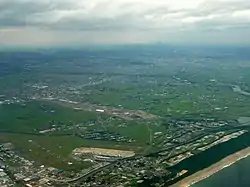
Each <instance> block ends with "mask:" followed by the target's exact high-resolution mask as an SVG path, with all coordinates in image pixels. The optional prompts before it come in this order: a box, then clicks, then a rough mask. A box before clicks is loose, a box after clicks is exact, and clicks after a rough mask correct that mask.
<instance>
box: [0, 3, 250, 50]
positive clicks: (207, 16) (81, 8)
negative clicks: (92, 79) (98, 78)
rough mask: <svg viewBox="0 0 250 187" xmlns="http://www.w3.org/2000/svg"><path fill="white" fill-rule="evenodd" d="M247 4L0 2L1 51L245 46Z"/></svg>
mask: <svg viewBox="0 0 250 187" xmlns="http://www.w3.org/2000/svg"><path fill="white" fill-rule="evenodd" d="M249 33H250V0H0V46H67V45H92V44H94V45H96V44H97V45H98V44H133V43H158V42H160V43H176V44H212V45H213V44H215V45H217V44H222V45H224V44H226V45H228V44H230V45H241V44H242V45H248V44H250V34H249Z"/></svg>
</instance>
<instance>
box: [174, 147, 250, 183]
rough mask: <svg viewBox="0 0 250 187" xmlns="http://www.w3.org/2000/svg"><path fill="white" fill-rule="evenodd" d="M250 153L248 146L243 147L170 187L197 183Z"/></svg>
mask: <svg viewBox="0 0 250 187" xmlns="http://www.w3.org/2000/svg"><path fill="white" fill-rule="evenodd" d="M249 155H250V147H248V148H245V149H243V150H241V151H238V152H236V153H234V154H231V155H229V156H228V157H226V158H224V159H222V160H221V161H219V162H217V163H215V164H213V165H211V166H210V167H208V168H206V169H203V170H201V171H198V172H197V173H195V174H193V175H191V176H189V177H187V178H185V179H183V180H181V181H180V182H178V183H176V184H174V185H172V186H171V187H189V186H191V185H192V184H194V183H197V182H199V181H201V180H203V179H205V178H208V177H210V176H211V175H213V174H215V173H216V172H218V171H220V170H222V169H224V168H226V167H229V166H230V165H232V164H234V163H235V162H237V161H239V160H241V159H243V158H245V157H247V156H249Z"/></svg>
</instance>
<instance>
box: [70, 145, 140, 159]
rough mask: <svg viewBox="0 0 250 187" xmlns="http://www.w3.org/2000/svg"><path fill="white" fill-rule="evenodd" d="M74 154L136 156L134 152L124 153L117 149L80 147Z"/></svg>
mask: <svg viewBox="0 0 250 187" xmlns="http://www.w3.org/2000/svg"><path fill="white" fill-rule="evenodd" d="M73 154H92V155H102V156H121V157H131V156H134V155H135V153H134V151H122V150H115V149H101V148H88V147H80V148H76V149H75V150H73Z"/></svg>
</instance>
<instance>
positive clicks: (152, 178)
mask: <svg viewBox="0 0 250 187" xmlns="http://www.w3.org/2000/svg"><path fill="white" fill-rule="evenodd" d="M176 176H177V173H172V172H170V171H169V170H167V169H166V168H165V165H164V164H161V165H159V164H158V163H157V162H156V159H154V158H149V157H136V158H134V159H128V160H126V159H125V160H120V161H118V162H116V163H115V164H113V165H111V166H110V167H107V168H104V169H102V171H100V172H98V173H96V174H95V175H92V176H91V177H88V178H86V179H85V180H82V181H81V182H78V183H76V184H75V185H76V186H77V185H81V186H86V187H91V186H110V187H115V186H145V185H146V184H151V185H152V184H154V185H156V184H157V183H159V184H160V183H162V181H168V180H171V179H172V178H173V177H176Z"/></svg>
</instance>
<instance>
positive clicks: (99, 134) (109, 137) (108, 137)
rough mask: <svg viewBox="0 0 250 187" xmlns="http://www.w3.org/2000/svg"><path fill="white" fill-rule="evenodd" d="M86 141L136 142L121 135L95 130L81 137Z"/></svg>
mask: <svg viewBox="0 0 250 187" xmlns="http://www.w3.org/2000/svg"><path fill="white" fill-rule="evenodd" d="M80 136H81V137H82V138H84V139H91V140H105V141H116V142H127V143H132V142H135V140H134V139H132V138H128V137H125V136H122V135H121V134H119V133H111V132H107V131H100V130H94V131H91V132H86V133H84V134H81V135H80Z"/></svg>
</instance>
